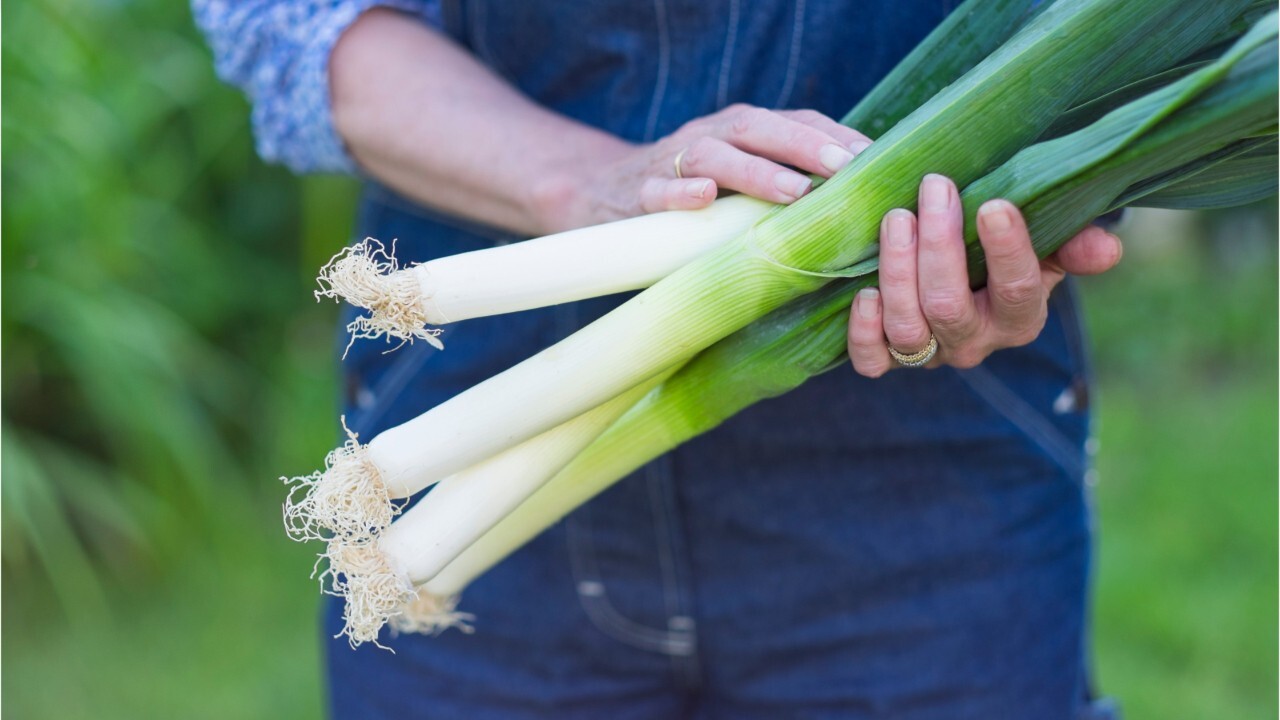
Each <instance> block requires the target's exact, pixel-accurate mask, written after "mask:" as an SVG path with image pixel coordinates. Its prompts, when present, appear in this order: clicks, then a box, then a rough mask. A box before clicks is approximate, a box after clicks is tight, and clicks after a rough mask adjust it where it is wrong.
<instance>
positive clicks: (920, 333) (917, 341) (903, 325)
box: [884, 320, 929, 352]
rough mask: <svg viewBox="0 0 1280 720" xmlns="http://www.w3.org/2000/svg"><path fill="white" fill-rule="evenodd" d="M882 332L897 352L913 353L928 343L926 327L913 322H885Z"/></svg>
mask: <svg viewBox="0 0 1280 720" xmlns="http://www.w3.org/2000/svg"><path fill="white" fill-rule="evenodd" d="M884 332H885V335H886V336H888V338H889V341H890V342H892V343H893V346H894V347H895V348H897V349H898V350H907V351H911V352H915V351H916V350H919V349H920V348H923V347H924V346H925V345H926V344H928V342H929V328H928V326H927V325H925V324H924V323H922V322H917V321H914V320H898V321H889V322H886V323H885V328H884Z"/></svg>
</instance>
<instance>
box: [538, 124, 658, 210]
mask: <svg viewBox="0 0 1280 720" xmlns="http://www.w3.org/2000/svg"><path fill="white" fill-rule="evenodd" d="M572 145H573V146H574V148H575V149H574V151H573V152H571V153H568V154H565V155H561V156H560V157H557V158H555V159H554V160H550V161H548V162H546V163H545V164H543V166H542V168H541V169H540V170H539V171H538V172H537V173H536V175H535V177H534V178H533V179H532V180H531V181H530V182H529V183H528V184H527V185H526V187H527V189H528V192H527V193H526V196H525V199H524V204H525V206H526V212H527V213H528V215H529V217H531V218H532V219H533V221H534V222H535V223H536V224H537V226H538V227H539V228H541V229H542V231H543V234H550V233H555V232H563V231H565V230H572V229H575V228H580V227H587V226H589V225H598V224H600V223H602V222H608V221H611V220H618V219H621V218H623V217H626V216H627V215H628V214H629V213H627V212H626V211H625V210H624V208H623V207H622V203H620V198H618V197H617V195H618V193H617V183H616V182H615V180H616V176H617V175H618V174H619V168H620V166H622V165H623V164H624V162H625V159H626V158H627V157H628V156H629V155H630V154H631V153H632V152H633V151H634V146H633V145H632V144H631V143H628V142H626V141H624V140H621V139H619V138H616V137H613V136H611V135H606V134H604V133H598V134H596V137H592V138H584V139H580V140H578V141H575V142H573V143H572Z"/></svg>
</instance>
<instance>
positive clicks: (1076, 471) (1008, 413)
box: [956, 365, 1084, 480]
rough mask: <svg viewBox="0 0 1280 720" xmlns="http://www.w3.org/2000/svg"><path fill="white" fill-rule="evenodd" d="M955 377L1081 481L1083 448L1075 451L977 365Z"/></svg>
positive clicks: (1049, 424) (1001, 383)
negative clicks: (958, 377)
mask: <svg viewBox="0 0 1280 720" xmlns="http://www.w3.org/2000/svg"><path fill="white" fill-rule="evenodd" d="M956 374H957V375H958V376H960V379H961V380H963V381H964V382H965V384H966V385H968V386H969V387H970V388H971V389H972V390H973V391H974V392H975V393H976V394H977V395H978V396H979V397H981V398H982V399H983V400H985V401H986V402H987V404H989V405H990V406H991V407H992V408H993V409H995V411H996V412H998V413H1000V415H1002V416H1003V417H1004V418H1005V419H1007V420H1009V421H1010V422H1012V423H1013V424H1014V426H1015V427H1017V428H1018V429H1019V430H1021V431H1022V432H1023V434H1024V435H1026V436H1027V437H1028V438H1030V439H1031V440H1033V441H1034V442H1035V443H1036V444H1037V445H1039V446H1040V448H1041V449H1042V450H1044V451H1045V452H1046V453H1048V454H1049V456H1050V457H1051V458H1052V459H1053V461H1054V463H1055V464H1057V465H1058V467H1060V468H1062V470H1063V471H1064V472H1066V473H1068V474H1069V475H1071V476H1072V477H1074V478H1076V479H1080V480H1082V479H1083V476H1084V464H1083V463H1082V461H1081V459H1080V454H1081V453H1083V451H1084V449H1083V447H1081V448H1078V449H1077V448H1076V447H1075V444H1074V443H1072V442H1071V440H1070V438H1068V437H1067V436H1066V435H1065V434H1064V433H1063V432H1062V431H1061V430H1059V429H1058V428H1057V427H1056V426H1054V424H1053V423H1052V422H1051V421H1050V420H1048V419H1047V418H1045V417H1044V415H1042V414H1040V413H1039V412H1037V411H1036V409H1035V408H1033V407H1031V405H1030V404H1028V403H1027V401H1026V400H1023V399H1022V398H1021V397H1019V396H1018V395H1017V393H1015V392H1013V390H1011V389H1010V388H1009V386H1008V385H1006V384H1004V383H1003V382H1001V380H1000V379H999V378H997V377H996V376H995V374H993V373H992V372H991V371H990V370H988V369H986V368H985V367H982V366H981V365H979V366H978V367H975V368H972V369H970V370H959V371H957V372H956Z"/></svg>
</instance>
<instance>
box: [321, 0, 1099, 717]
mask: <svg viewBox="0 0 1280 720" xmlns="http://www.w3.org/2000/svg"><path fill="white" fill-rule="evenodd" d="M957 2H958V0H950V1H949V0H893V1H892V2H891V1H890V0H829V1H824V0H809V1H808V2H805V1H804V0H798V1H797V2H779V1H775V0H758V1H756V2H750V3H747V2H741V0H652V1H651V2H620V1H613V0H593V1H592V2H573V3H570V2H563V1H561V2H557V1H555V0H521V1H518V2H517V1H510V2H501V1H500V0H470V1H468V2H464V3H459V2H446V3H445V5H444V9H443V23H444V28H443V29H444V31H445V32H447V33H449V34H450V35H451V36H453V37H454V38H455V39H456V40H458V41H459V42H460V43H462V44H463V45H464V46H465V47H466V48H468V49H469V50H470V51H471V52H473V53H475V54H476V55H477V56H478V57H479V58H480V59H481V60H482V61H483V62H484V63H485V64H487V65H488V66H490V67H492V68H493V69H494V70H496V71H497V72H498V73H500V74H501V75H502V76H503V77H505V78H506V79H507V80H509V81H510V82H511V83H512V84H514V85H515V86H517V87H519V88H520V89H521V90H522V91H523V92H525V93H526V94H528V95H529V96H531V97H532V98H534V99H535V100H537V101H538V102H540V103H542V104H544V105H546V106H548V107H551V108H553V109H555V110H557V111H559V112H561V113H564V114H566V115H569V116H572V117H575V118H577V119H579V120H581V121H584V122H586V123H589V124H592V125H595V126H598V127H601V128H605V129H607V130H609V131H611V132H613V133H615V134H617V135H619V136H622V137H625V138H628V139H630V140H633V141H645V140H652V139H655V138H658V137H661V136H663V135H665V134H667V133H670V132H672V131H673V130H675V129H676V128H677V127H678V126H680V125H681V124H682V123H684V122H686V121H688V120H690V119H692V118H695V117H698V116H701V115H705V114H707V113H710V112H713V111H715V110H716V109H718V108H721V107H724V106H725V105H727V104H729V103H733V102H746V103H751V104H755V105H760V106H765V107H773V108H814V109H817V110H819V111H821V112H824V113H826V114H828V115H831V116H834V117H839V116H840V115H841V114H843V113H844V112H845V111H846V110H848V108H850V107H851V106H852V105H853V104H854V102H855V101H856V100H857V99H858V98H859V97H860V96H861V95H863V94H864V93H865V92H866V91H867V90H869V89H870V88H871V87H872V85H874V83H875V82H876V81H877V80H878V79H879V78H880V77H881V76H882V75H884V74H885V73H887V72H888V71H889V70H890V69H891V68H892V67H893V66H894V64H895V63H896V62H897V61H898V60H899V59H900V58H901V57H903V56H904V55H905V54H906V53H907V52H908V51H909V50H910V49H911V48H912V47H914V46H915V45H916V44H917V43H918V42H919V41H920V40H921V39H922V38H923V37H924V36H925V35H926V34H927V33H928V32H929V31H930V30H931V29H932V28H933V26H934V25H935V24H937V23H938V22H939V21H941V20H942V18H943V17H944V16H945V15H946V14H947V12H948V11H949V10H950V9H951V8H952V6H953V5H954V4H956V3H957ZM426 70H429V69H424V71H426ZM365 236H372V237H376V238H379V239H382V240H384V241H390V240H391V239H393V238H394V239H397V241H398V242H397V246H396V250H397V252H398V255H399V257H400V258H401V259H402V260H406V261H424V260H428V259H431V258H434V257H439V256H443V255H449V254H453V253H460V252H465V251H468V250H474V249H477V248H481V247H486V246H491V245H495V244H502V243H508V242H515V241H518V240H520V239H522V238H518V237H513V236H511V235H508V234H505V233H503V232H500V231H496V230H493V229H489V228H484V227H478V226H474V225H472V224H469V223H466V222H464V221H459V220H456V219H452V218H448V217H442V216H440V215H438V214H434V213H432V212H430V211H427V210H425V209H423V208H421V207H418V206H415V205H414V204H412V203H411V202H409V201H407V200H405V199H403V198H401V197H398V196H396V195H394V194H393V193H391V192H389V191H388V190H386V189H384V188H381V187H379V186H377V185H373V184H371V185H369V186H368V188H367V190H366V192H365V195H364V200H363V205H362V210H361V213H360V217H359V220H358V226H357V228H356V229H355V237H356V238H363V237H365ZM618 302H620V299H619V298H607V299H601V300H594V301H587V302H582V303H577V304H573V305H566V306H561V307H556V308H548V309H543V310H536V311H530V312H524V313H519V314H515V315H508V316H502V317H494V318H484V319H477V320H468V321H466V322H462V323H459V324H457V325H456V326H450V327H448V328H447V329H446V331H445V334H444V336H443V338H442V339H443V340H444V343H445V346H446V348H447V349H446V350H445V351H444V352H438V351H436V350H434V349H432V348H431V347H430V346H428V345H427V344H426V343H421V342H419V343H416V344H414V345H412V346H405V347H402V348H401V349H399V350H398V351H396V352H393V353H389V354H384V351H385V350H386V348H387V346H386V345H385V344H382V343H378V342H362V343H357V344H356V345H355V346H354V347H353V349H352V350H351V352H350V354H349V356H348V358H347V360H346V361H345V363H344V364H343V370H344V372H345V381H346V388H345V390H346V397H345V403H344V404H345V412H346V416H347V420H348V422H349V424H350V425H351V427H352V429H354V430H356V431H357V432H359V433H360V435H361V437H363V438H365V439H368V438H370V437H372V436H373V435H375V434H376V433H378V432H380V431H382V430H384V429H386V428H388V427H391V426H394V425H397V424H399V423H402V422H404V421H407V420H409V419H410V418H412V417H414V416H416V415H418V414H419V413H422V412H423V411H425V410H427V409H429V408H431V407H433V406H435V405H437V404H439V403H440V402H442V401H444V400H446V399H448V398H449V397H451V396H453V395H455V394H456V393H458V392H461V391H462V390H464V389H466V388H467V387H469V386H471V385H473V384H475V383H478V382H481V381H482V380H484V379H485V378H488V377H490V376H492V375H494V374H496V373H498V372H501V371H502V370H504V369H506V368H508V367H510V366H511V365H514V364H515V363H517V362H519V361H521V360H523V359H524V358H526V357H528V356H530V355H532V354H533V353H535V352H536V351H538V350H539V349H541V348H543V347H546V346H547V345H549V344H551V343H553V342H555V341H557V340H558V339H560V338H563V337H565V336H566V335H568V334H569V333H571V332H573V331H574V330H575V329H577V328H579V327H581V326H583V325H584V324H586V323H587V322H589V321H591V320H593V319H594V318H596V317H598V316H600V315H601V314H603V313H605V312H607V311H608V310H609V309H610V308H612V307H614V306H616V305H617V303H618ZM342 342H343V344H345V338H344V339H343V341H342ZM1086 389H1087V384H1086V367H1085V358H1084V349H1083V347H1082V343H1081V336H1080V332H1079V323H1078V320H1077V318H1076V316H1075V310H1074V303H1073V301H1072V299H1071V297H1070V291H1069V289H1067V288H1065V287H1064V289H1063V290H1062V291H1060V292H1058V293H1056V294H1055V295H1054V297H1053V300H1052V312H1051V314H1050V317H1049V321H1048V324H1047V326H1046V328H1045V330H1044V332H1043V334H1042V335H1041V336H1040V338H1039V339H1038V340H1037V341H1036V342H1035V343H1033V344H1032V345H1030V346H1028V347H1024V348H1020V349H1016V350H1007V351H1003V352H999V353H996V354H995V355H993V356H991V357H990V358H989V359H988V360H987V362H985V363H984V364H983V365H981V366H980V367H977V368H975V369H972V370H968V371H962V372H958V371H955V370H952V369H940V370H934V371H923V370H916V371H911V370H901V371H895V372H892V373H890V374H889V375H888V376H886V377H884V378H882V379H879V380H869V379H866V378H862V377H859V376H858V375H856V374H855V373H854V372H853V371H852V369H847V368H840V369H837V370H835V371H832V372H829V373H827V374H826V375H822V376H820V377H817V378H814V379H813V380H811V381H810V382H809V383H808V384H806V385H804V386H803V387H801V388H800V389H798V390H796V391H794V392H792V393H790V394H789V395H786V396H784V397H781V398H777V399H774V400H770V401H766V402H763V403H760V404H758V405H756V406H754V407H752V408H750V409H748V410H747V411H745V412H743V413H741V414H740V415H738V416H737V417H735V418H733V419H731V420H730V421H728V422H726V423H725V424H724V425H723V426H721V427H720V428H718V429H717V430H715V431H713V432H711V433H708V434H707V435H705V436H703V437H700V438H698V439H696V440H694V441H692V442H690V443H688V444H687V445H685V446H684V447H681V448H680V449H678V450H676V451H675V452H672V453H670V454H668V455H667V456H665V457H663V458H661V459H659V460H657V461H655V462H653V463H651V464H650V465H649V466H647V467H645V468H643V469H642V470H641V471H639V472H637V473H635V474H634V475H633V476H631V477H629V478H627V479H625V480H623V481H622V482H620V483H618V484H617V485H616V486H614V487H613V488H612V489H610V490H608V491H606V492H605V493H603V494H602V495H601V496H599V497H598V498H596V499H595V500H593V501H592V502H590V503H588V504H587V505H585V506H584V507H582V508H580V509H579V510H577V511H576V512H574V513H572V514H571V515H570V516H569V517H568V518H567V519H566V520H564V521H563V522H561V523H558V524H557V525H556V526H554V527H552V528H551V529H549V530H548V531H546V532H545V533H543V534H542V535H541V536H539V537H538V538H537V539H536V540H534V541H533V542H532V543H530V544H529V545H527V546H526V547H524V548H523V549H521V550H520V551H518V552H516V553H515V554H514V555H513V556H511V557H510V558H508V559H507V560H506V561H504V562H503V563H501V564H500V565H498V566H497V567H495V568H493V569H492V570H490V571H489V572H488V573H487V574H485V575H483V576H482V577H481V578H479V579H478V580H477V581H476V582H475V583H474V584H473V585H472V586H471V587H470V588H469V589H468V590H467V591H466V593H465V594H464V595H463V598H462V604H461V609H462V610H465V611H467V612H471V613H474V614H475V615H476V617H477V620H476V622H475V627H476V631H475V633H474V634H472V635H465V634H462V633H459V632H457V631H448V632H446V633H444V634H442V635H440V636H438V637H421V636H416V635H409V636H400V637H395V638H390V637H387V636H384V638H383V642H384V643H386V644H388V645H390V646H391V647H392V648H394V649H395V654H392V653H388V652H384V651H381V650H378V649H376V648H374V647H372V646H371V645H365V646H363V647H361V648H360V649H359V650H358V651H352V650H351V649H349V648H348V647H347V645H346V642H345V641H343V640H335V641H332V643H330V645H329V647H328V667H329V672H330V685H329V687H330V689H331V693H332V698H331V699H332V708H333V712H334V715H335V716H336V717H339V718H353V719H354V718H360V719H365V720H367V719H371V718H395V719H396V720H403V719H404V718H411V717H412V718H418V717H424V718H466V719H473V718H475V719H480V718H566V719H567V718H609V719H617V718H655V719H657V718H683V717H695V718H735V719H750V718H828V717H830V718H893V719H895V720H917V719H919V720H923V719H924V718H937V719H939V720H965V719H968V718H975V719H976V718H982V719H983V720H991V719H993V718H1034V719H1037V720H1056V719H1061V720H1078V719H1080V718H1105V717H1112V716H1113V715H1112V714H1111V713H1110V711H1109V710H1108V709H1107V708H1106V707H1103V706H1102V704H1100V703H1096V702H1093V701H1091V700H1090V692H1089V688H1088V679H1087V672H1086V655H1087V647H1086V640H1085V638H1086V589H1087V583H1088V577H1089V565H1090V518H1089V513H1088V508H1087V504H1086V499H1087V498H1086V488H1085V486H1084V477H1085V474H1086V453H1085V446H1086V439H1087V437H1088V425H1089V415H1088V409H1087V407H1086V405H1087V400H1088V395H1087V391H1086ZM340 614H341V607H340V604H339V602H337V601H330V603H329V604H328V606H327V608H326V613H325V616H326V617H325V630H326V632H327V633H328V634H329V635H333V634H335V633H336V632H337V631H338V630H339V628H340V627H341V620H340Z"/></svg>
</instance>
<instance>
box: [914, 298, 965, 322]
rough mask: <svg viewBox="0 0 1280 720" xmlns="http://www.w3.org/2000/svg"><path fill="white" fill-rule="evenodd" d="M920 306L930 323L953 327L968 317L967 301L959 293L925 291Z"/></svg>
mask: <svg viewBox="0 0 1280 720" xmlns="http://www.w3.org/2000/svg"><path fill="white" fill-rule="evenodd" d="M921 307H922V308H923V309H924V314H925V317H927V318H929V323H930V324H931V325H936V326H940V327H943V328H955V327H959V326H961V325H963V324H964V323H965V322H966V321H967V320H968V319H969V303H968V302H967V301H966V299H965V298H964V297H962V296H961V295H960V294H959V293H954V292H932V293H926V294H925V296H924V298H923V299H922V301H921Z"/></svg>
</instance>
